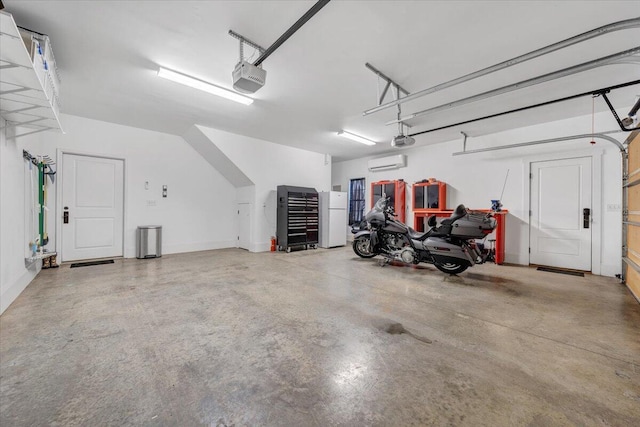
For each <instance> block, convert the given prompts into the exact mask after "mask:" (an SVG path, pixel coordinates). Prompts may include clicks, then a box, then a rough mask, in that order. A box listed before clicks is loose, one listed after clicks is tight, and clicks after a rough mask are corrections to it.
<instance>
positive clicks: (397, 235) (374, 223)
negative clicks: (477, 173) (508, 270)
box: [353, 196, 496, 274]
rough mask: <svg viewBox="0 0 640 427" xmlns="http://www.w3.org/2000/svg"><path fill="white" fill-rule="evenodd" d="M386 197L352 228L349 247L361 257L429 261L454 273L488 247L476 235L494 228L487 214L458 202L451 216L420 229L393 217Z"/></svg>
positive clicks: (482, 255)
mask: <svg viewBox="0 0 640 427" xmlns="http://www.w3.org/2000/svg"><path fill="white" fill-rule="evenodd" d="M389 200H390V199H389V198H387V197H384V196H383V197H381V198H380V199H379V200H378V201H377V202H376V204H375V206H374V207H373V209H371V210H370V211H369V212H368V213H367V214H366V215H365V218H364V221H363V222H362V223H361V224H360V226H359V230H360V231H357V230H353V232H355V233H356V234H355V236H354V240H353V251H354V252H355V253H356V254H357V255H358V256H360V257H362V258H373V257H374V256H376V255H381V256H383V257H384V258H385V259H386V261H387V262H388V261H392V260H396V261H401V262H404V263H407V264H418V263H421V262H426V263H430V264H433V265H435V266H436V268H438V270H440V271H443V272H445V273H449V274H458V273H462V272H463V271H465V270H466V269H467V268H469V267H472V266H474V265H475V264H482V263H483V262H485V260H486V259H487V257H488V255H489V251H488V250H487V249H485V248H484V245H482V244H481V243H476V239H483V238H485V237H486V236H487V235H489V234H490V233H491V232H492V231H493V230H494V229H495V228H496V220H495V218H493V217H492V216H491V214H490V213H489V214H485V213H482V212H473V211H469V210H468V209H467V208H465V207H464V205H459V206H458V207H457V208H456V209H455V210H454V211H453V214H452V215H451V217H449V218H446V219H443V220H442V221H441V223H440V225H439V226H438V225H437V223H436V217H435V216H431V217H429V220H428V225H429V229H428V230H427V231H425V232H424V233H420V232H417V231H415V230H414V229H412V228H411V227H409V226H407V225H405V224H403V223H402V222H400V221H398V220H397V219H396V218H395V214H394V212H393V208H392V207H391V204H390V203H389Z"/></svg>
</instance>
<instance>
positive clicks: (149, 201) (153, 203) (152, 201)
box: [147, 200, 156, 206]
mask: <svg viewBox="0 0 640 427" xmlns="http://www.w3.org/2000/svg"><path fill="white" fill-rule="evenodd" d="M155 205H156V201H155V200H147V206H155Z"/></svg>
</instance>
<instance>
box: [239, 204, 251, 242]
mask: <svg viewBox="0 0 640 427" xmlns="http://www.w3.org/2000/svg"><path fill="white" fill-rule="evenodd" d="M250 232H251V204H249V203H238V247H239V248H242V249H246V250H249V244H250V239H249V236H250Z"/></svg>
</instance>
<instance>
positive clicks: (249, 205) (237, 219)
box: [236, 202, 253, 252]
mask: <svg viewBox="0 0 640 427" xmlns="http://www.w3.org/2000/svg"><path fill="white" fill-rule="evenodd" d="M240 205H247V208H248V209H249V230H248V231H247V235H248V238H249V239H248V245H247V246H249V247H248V248H243V247H241V246H240V225H241V224H240ZM236 210H237V211H238V215H237V216H236V231H237V236H238V238H237V239H236V248H238V249H246V250H247V251H249V252H251V230H252V228H253V226H252V220H253V203H251V202H236Z"/></svg>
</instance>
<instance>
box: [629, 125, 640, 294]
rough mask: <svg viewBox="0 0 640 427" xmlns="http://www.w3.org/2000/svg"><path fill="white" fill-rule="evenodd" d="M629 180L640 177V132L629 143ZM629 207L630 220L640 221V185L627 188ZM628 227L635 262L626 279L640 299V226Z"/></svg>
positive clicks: (630, 253)
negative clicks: (638, 269)
mask: <svg viewBox="0 0 640 427" xmlns="http://www.w3.org/2000/svg"><path fill="white" fill-rule="evenodd" d="M628 149H629V163H628V166H629V168H628V171H629V175H630V176H629V182H634V181H637V180H639V179H640V172H639V171H640V134H636V135H635V137H634V139H633V140H632V141H631V142H630V143H629V148H628ZM627 209H628V211H629V216H628V220H629V222H632V223H640V185H634V186H632V187H628V188H627ZM626 228H627V242H626V244H627V258H628V259H629V260H630V261H631V262H633V263H635V268H634V267H633V266H629V265H627V267H626V271H625V273H626V274H625V281H626V283H627V287H628V288H629V289H630V290H631V292H632V293H633V294H634V296H635V297H636V299H638V301H640V272H638V271H637V268H640V227H639V226H637V225H633V224H628V225H626Z"/></svg>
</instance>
